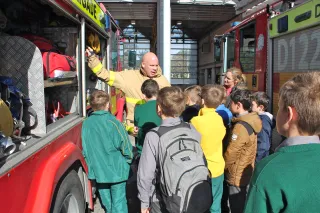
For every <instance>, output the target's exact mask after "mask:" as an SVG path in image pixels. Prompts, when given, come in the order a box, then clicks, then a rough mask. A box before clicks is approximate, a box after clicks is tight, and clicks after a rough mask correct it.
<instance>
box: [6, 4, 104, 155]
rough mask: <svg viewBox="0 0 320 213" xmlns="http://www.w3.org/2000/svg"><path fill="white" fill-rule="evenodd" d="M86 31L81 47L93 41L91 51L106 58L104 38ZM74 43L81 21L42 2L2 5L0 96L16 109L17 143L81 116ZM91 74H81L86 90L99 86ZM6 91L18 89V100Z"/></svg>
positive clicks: (79, 87)
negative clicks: (84, 42) (93, 45)
mask: <svg viewBox="0 0 320 213" xmlns="http://www.w3.org/2000/svg"><path fill="white" fill-rule="evenodd" d="M85 31H86V45H90V44H92V43H98V44H99V49H100V50H97V51H96V52H95V53H96V54H97V55H98V56H99V58H100V59H101V60H102V59H104V58H106V57H107V55H106V51H104V50H105V49H106V42H105V39H102V36H101V35H100V34H99V33H96V31H95V30H94V29H93V27H90V24H87V25H86V30H85ZM79 44H80V22H74V21H72V20H71V19H70V18H68V17H67V16H66V15H65V14H63V13H62V12H61V11H59V10H57V9H54V7H52V6H49V5H47V4H45V1H40V0H34V1H29V0H15V1H1V4H0V64H1V68H0V81H1V90H0V92H1V99H3V100H4V101H5V102H6V104H7V105H8V106H9V108H16V111H17V114H16V115H13V117H14V129H15V130H14V135H15V137H14V138H15V139H16V140H17V141H18V142H21V141H22V142H23V143H24V144H25V145H27V146H28V145H30V144H29V143H33V141H35V140H34V139H35V138H41V137H42V136H45V135H46V134H47V133H50V132H51V131H52V130H53V129H56V128H57V127H58V126H61V125H63V124H64V123H67V122H68V117H69V118H71V117H75V116H77V115H78V114H80V112H81V105H80V103H81V102H80V99H81V97H80V95H79V94H80V92H79V91H81V86H80V84H79V81H80V80H79V78H78V77H79V75H80V74H81V72H80V69H78V68H79V67H81V66H79V64H80V62H79V61H77V58H80V57H78V55H79V51H80V48H79ZM61 61H63V64H59V63H62V62H61ZM53 67H54V68H56V67H59V70H58V71H57V70H56V71H53V69H54V68H53ZM68 68H70V69H68ZM90 73H91V72H86V76H85V78H86V79H85V81H86V91H88V92H90V90H92V89H94V88H96V87H98V86H99V85H100V87H101V81H99V80H98V79H96V78H93V77H92V76H91V75H90ZM10 84H11V85H10ZM10 86H12V87H10ZM10 88H16V89H18V90H19V91H20V92H21V93H19V94H20V95H21V96H19V95H17V94H13V93H12V89H10ZM10 91H11V92H10ZM22 94H23V95H22ZM16 95H17V96H16ZM18 96H19V97H18ZM23 125H25V126H26V127H24V128H23ZM20 148H22V149H23V148H24V146H20Z"/></svg>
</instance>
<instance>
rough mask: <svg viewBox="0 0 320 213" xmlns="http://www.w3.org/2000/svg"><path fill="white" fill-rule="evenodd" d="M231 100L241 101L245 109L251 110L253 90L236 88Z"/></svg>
mask: <svg viewBox="0 0 320 213" xmlns="http://www.w3.org/2000/svg"><path fill="white" fill-rule="evenodd" d="M230 99H231V101H233V102H234V103H238V102H240V103H241V104H242V106H243V109H244V110H246V111H250V110H251V105H252V103H251V92H250V91H249V90H240V89H238V90H236V91H234V92H232V93H231V95H230Z"/></svg>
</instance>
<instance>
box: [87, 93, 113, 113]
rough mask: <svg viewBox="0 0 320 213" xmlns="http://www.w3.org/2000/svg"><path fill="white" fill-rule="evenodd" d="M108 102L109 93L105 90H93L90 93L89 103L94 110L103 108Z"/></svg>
mask: <svg viewBox="0 0 320 213" xmlns="http://www.w3.org/2000/svg"><path fill="white" fill-rule="evenodd" d="M108 103H109V95H108V93H106V92H105V91H102V90H95V91H94V92H93V93H92V94H91V95H90V105H91V107H92V109H93V110H94V111H99V110H105V109H106V106H107V104H108Z"/></svg>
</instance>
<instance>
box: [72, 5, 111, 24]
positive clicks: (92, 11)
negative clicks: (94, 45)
mask: <svg viewBox="0 0 320 213" xmlns="http://www.w3.org/2000/svg"><path fill="white" fill-rule="evenodd" d="M69 1H71V2H72V4H73V5H74V6H75V7H77V8H78V9H79V10H81V11H82V12H83V13H85V14H86V15H87V16H88V18H90V19H91V20H92V21H93V22H94V23H96V24H97V25H98V26H99V27H101V28H102V30H104V28H105V23H104V20H105V19H104V12H103V11H102V10H101V8H100V6H99V4H98V3H97V2H96V1H95V0H69Z"/></svg>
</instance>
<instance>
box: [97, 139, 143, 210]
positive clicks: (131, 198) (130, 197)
mask: <svg viewBox="0 0 320 213" xmlns="http://www.w3.org/2000/svg"><path fill="white" fill-rule="evenodd" d="M129 138H130V141H131V144H132V145H133V146H134V145H135V142H134V137H132V136H130V135H129ZM137 195H138V190H137V174H136V173H134V174H133V175H132V177H131V178H130V179H129V180H128V183H127V201H128V209H129V213H139V212H140V205H139V204H140V202H139V199H138V198H137ZM92 213H105V211H104V209H103V208H102V207H101V204H100V200H99V198H98V197H97V198H96V200H95V205H94V211H93V212H92Z"/></svg>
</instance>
